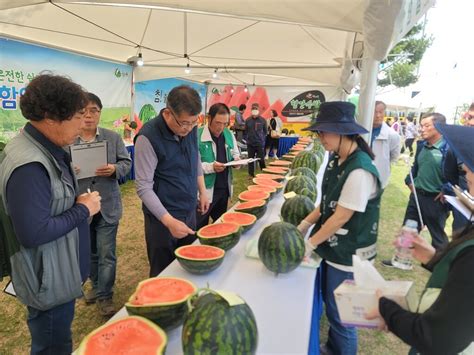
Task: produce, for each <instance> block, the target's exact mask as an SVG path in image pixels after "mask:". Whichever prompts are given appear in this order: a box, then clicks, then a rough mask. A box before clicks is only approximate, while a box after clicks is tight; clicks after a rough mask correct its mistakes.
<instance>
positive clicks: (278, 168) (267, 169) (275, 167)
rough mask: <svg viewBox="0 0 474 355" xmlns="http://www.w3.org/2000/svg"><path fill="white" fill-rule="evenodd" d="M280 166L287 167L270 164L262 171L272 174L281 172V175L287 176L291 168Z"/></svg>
mask: <svg viewBox="0 0 474 355" xmlns="http://www.w3.org/2000/svg"><path fill="white" fill-rule="evenodd" d="M280 168H285V167H284V166H280V167H278V166H269V167H268V168H263V169H262V171H264V172H266V173H270V174H279V175H283V176H286V175H287V174H288V172H289V171H290V169H288V168H285V169H286V170H285V169H282V170H280ZM273 169H277V170H276V171H275V170H273Z"/></svg>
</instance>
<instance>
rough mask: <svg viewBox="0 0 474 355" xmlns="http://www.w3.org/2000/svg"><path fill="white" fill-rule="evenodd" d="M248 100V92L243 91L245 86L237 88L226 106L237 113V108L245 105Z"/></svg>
mask: <svg viewBox="0 0 474 355" xmlns="http://www.w3.org/2000/svg"><path fill="white" fill-rule="evenodd" d="M249 98H250V94H249V91H248V90H247V91H246V90H245V86H242V85H241V86H237V87H236V88H235V91H234V94H233V95H232V98H231V99H230V101H229V104H228V105H227V106H229V108H230V109H231V110H233V111H235V112H237V111H238V110H239V106H240V105H242V104H246V103H247V101H248V100H249Z"/></svg>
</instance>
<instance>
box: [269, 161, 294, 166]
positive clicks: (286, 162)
mask: <svg viewBox="0 0 474 355" xmlns="http://www.w3.org/2000/svg"><path fill="white" fill-rule="evenodd" d="M290 165H291V162H290V161H284V160H275V161H272V162H270V166H287V167H289V166H290Z"/></svg>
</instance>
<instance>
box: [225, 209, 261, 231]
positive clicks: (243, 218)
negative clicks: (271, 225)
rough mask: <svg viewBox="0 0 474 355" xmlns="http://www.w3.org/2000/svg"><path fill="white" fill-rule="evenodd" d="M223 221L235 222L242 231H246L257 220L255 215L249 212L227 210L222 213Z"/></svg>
mask: <svg viewBox="0 0 474 355" xmlns="http://www.w3.org/2000/svg"><path fill="white" fill-rule="evenodd" d="M221 218H222V221H223V222H225V223H235V224H238V225H239V226H241V227H242V233H244V232H246V231H248V230H249V229H250V228H252V226H253V225H254V224H255V222H256V221H257V217H255V216H254V215H253V214H250V213H243V212H227V213H224V214H223V215H222V217H221Z"/></svg>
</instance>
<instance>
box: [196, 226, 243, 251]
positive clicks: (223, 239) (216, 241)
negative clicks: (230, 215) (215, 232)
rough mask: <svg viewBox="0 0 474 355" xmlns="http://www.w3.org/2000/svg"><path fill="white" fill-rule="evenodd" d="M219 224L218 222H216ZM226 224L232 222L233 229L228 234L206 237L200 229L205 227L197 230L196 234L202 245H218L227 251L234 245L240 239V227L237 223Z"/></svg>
mask: <svg viewBox="0 0 474 355" xmlns="http://www.w3.org/2000/svg"><path fill="white" fill-rule="evenodd" d="M216 224H219V223H216ZM226 224H234V225H235V229H234V230H233V231H232V232H231V233H229V234H223V235H221V236H212V237H207V236H203V235H202V231H203V230H204V229H205V228H206V227H207V226H206V227H203V228H201V229H200V230H198V232H197V236H198V238H199V242H200V243H201V244H203V245H211V246H214V247H218V248H221V249H224V250H225V251H228V250H230V249H232V248H233V247H235V246H236V245H237V244H238V243H239V240H240V234H241V228H240V226H239V225H238V224H235V223H226Z"/></svg>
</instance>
